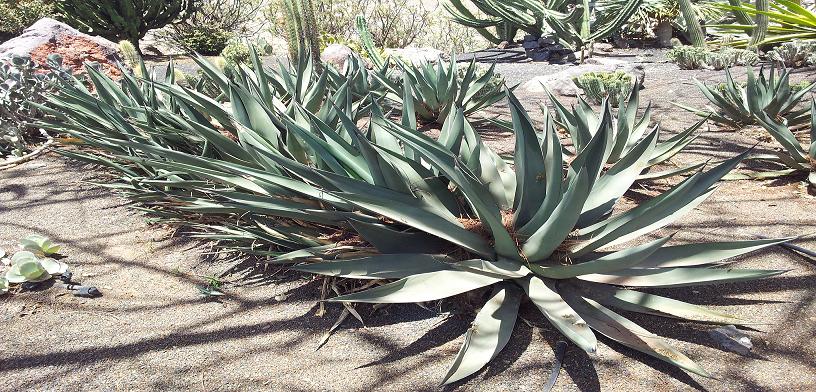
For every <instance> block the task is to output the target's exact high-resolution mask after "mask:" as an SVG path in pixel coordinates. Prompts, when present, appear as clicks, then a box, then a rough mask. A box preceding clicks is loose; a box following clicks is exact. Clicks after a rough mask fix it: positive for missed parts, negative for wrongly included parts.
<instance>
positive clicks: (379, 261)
mask: <svg viewBox="0 0 816 392" xmlns="http://www.w3.org/2000/svg"><path fill="white" fill-rule="evenodd" d="M453 261H454V260H452V259H450V258H449V257H447V256H441V255H424V254H416V253H404V254H389V255H377V256H367V257H361V258H358V259H349V260H342V261H327V262H322V263H309V264H299V265H296V266H294V267H292V269H296V270H298V271H303V272H311V273H313V274H318V275H328V276H338V277H343V278H352V279H402V278H406V277H409V276H414V275H419V274H425V273H429V272H437V271H443V270H451V269H454V268H453V267H451V266H450V263H451V262H453Z"/></svg>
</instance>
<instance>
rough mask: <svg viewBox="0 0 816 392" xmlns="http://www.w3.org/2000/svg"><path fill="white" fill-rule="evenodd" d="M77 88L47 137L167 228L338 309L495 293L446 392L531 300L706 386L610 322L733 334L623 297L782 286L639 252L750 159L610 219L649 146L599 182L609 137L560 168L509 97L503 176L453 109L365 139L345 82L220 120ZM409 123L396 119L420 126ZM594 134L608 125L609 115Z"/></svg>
mask: <svg viewBox="0 0 816 392" xmlns="http://www.w3.org/2000/svg"><path fill="white" fill-rule="evenodd" d="M89 77H90V79H91V81H92V82H93V83H94V86H95V90H96V91H97V93H91V92H89V91H88V90H86V89H84V87H82V88H80V87H76V88H66V89H64V90H63V91H62V92H61V94H60V95H58V96H56V97H53V98H52V104H53V105H54V106H53V107H55V108H58V109H59V112H55V118H54V119H53V120H52V121H50V122H48V123H46V124H42V126H43V127H46V128H48V129H52V130H54V131H59V132H64V133H67V134H69V135H71V136H73V137H75V138H77V139H80V140H82V141H83V142H84V143H86V144H87V145H89V146H92V147H94V148H95V149H92V150H87V152H77V151H63V154H65V155H68V156H72V157H75V158H78V159H83V160H89V161H92V162H97V163H99V164H102V165H105V166H107V167H110V168H112V169H115V170H118V171H119V172H121V173H122V177H123V181H122V182H121V183H120V184H116V185H112V186H114V187H116V188H118V189H122V190H125V191H126V192H128V193H129V194H130V196H131V197H132V198H133V199H134V200H135V201H138V202H141V203H143V204H145V205H147V206H149V207H151V208H152V211H153V212H154V213H155V216H158V217H160V218H161V219H163V221H165V222H174V223H181V224H185V225H188V226H192V227H194V228H196V229H199V230H200V231H201V234H199V235H200V236H201V237H204V238H210V239H214V240H219V241H222V246H223V247H226V248H228V249H230V250H233V251H242V252H247V253H252V254H255V255H261V256H267V257H269V262H270V263H279V264H295V266H294V268H296V269H299V270H302V271H308V272H311V273H315V274H320V275H326V276H330V277H336V278H337V279H355V280H363V281H367V282H368V285H369V287H373V288H370V289H368V290H365V291H359V292H354V293H350V294H346V295H341V296H339V297H336V298H333V299H332V301H336V302H341V303H344V304H346V305H348V304H349V303H351V302H369V303H414V302H425V301H432V300H438V299H442V298H447V297H451V296H454V295H457V294H462V293H466V292H469V291H472V290H477V289H489V290H491V291H492V294H491V296H490V299H489V300H488V302H487V303H486V304H485V306H483V307H482V309H481V310H480V311H479V313H478V314H477V315H476V318H475V322H474V326H473V328H471V330H470V331H469V332H468V333H467V334H466V337H465V339H466V340H465V343H464V344H463V346H462V350H461V351H460V352H459V354H458V355H457V357H456V359H455V361H454V364H453V366H452V367H451V369H450V371H449V373H448V374H447V375H446V376H445V377H444V379H443V380H444V382H445V383H451V382H455V381H457V380H460V379H462V378H465V377H467V376H469V375H471V374H473V373H474V372H476V371H478V370H479V369H480V368H482V367H483V366H484V365H486V364H487V363H488V362H489V361H490V360H491V359H492V358H493V357H495V356H496V354H497V353H498V352H499V351H501V349H502V348H503V347H504V346H505V345H506V344H507V342H508V341H509V340H510V338H511V334H512V331H513V326H514V325H515V322H516V319H517V317H518V308H519V305H520V303H521V302H522V300H523V299H524V298H525V297H527V298H529V299H530V300H531V301H532V302H533V303H534V304H535V306H537V307H538V308H539V309H540V310H541V312H542V313H543V315H544V316H545V317H546V318H547V319H548V320H549V321H550V322H551V323H552V325H553V326H554V327H555V328H556V329H558V330H559V331H561V332H562V333H563V334H564V335H565V336H566V337H567V338H568V339H569V340H570V341H572V342H574V343H575V344H576V345H578V346H579V347H581V348H582V349H584V350H586V351H588V352H594V351H595V350H596V346H597V344H596V335H595V333H600V334H602V335H605V336H607V337H609V338H610V339H613V340H615V341H618V342H620V343H622V344H624V345H626V346H628V347H631V348H634V349H636V350H639V351H642V352H644V353H646V354H648V355H652V356H654V357H656V358H659V359H661V360H664V361H667V362H669V363H672V364H674V365H677V366H679V367H681V368H683V369H685V370H687V371H690V372H693V373H697V374H701V375H708V374H707V373H706V372H705V371H704V370H703V369H702V368H700V367H699V366H698V365H697V364H695V363H694V362H692V361H691V360H690V359H689V358H687V357H686V356H685V355H683V354H682V353H680V352H678V351H677V350H675V349H674V348H672V347H671V346H669V345H668V344H667V343H666V342H664V341H663V340H662V339H660V338H659V337H658V336H656V335H654V334H652V333H651V332H649V331H647V330H646V329H644V328H643V327H640V326H638V325H636V324H635V323H633V322H632V321H630V320H628V319H627V318H624V317H623V316H621V315H620V314H618V313H617V312H616V311H615V310H613V309H616V310H625V311H632V312H640V313H645V314H650V315H657V316H665V317H672V318H680V319H687V320H692V321H699V322H707V323H723V324H737V325H740V324H745V323H747V321H745V320H741V319H739V318H736V317H733V316H730V315H727V314H724V313H720V312H717V311H714V310H709V309H706V308H703V307H699V306H696V305H692V304H688V303H685V302H681V301H677V300H673V299H670V298H666V297H663V296H659V295H655V294H650V293H645V292H641V291H635V290H633V289H634V288H644V289H650V288H659V287H688V286H695V285H704V284H720V283H727V282H736V281H745V280H751V279H758V278H764V277H769V276H774V275H777V274H779V273H781V272H782V271H776V270H747V269H735V268H728V269H724V268H716V267H718V266H720V265H722V264H725V260H727V259H728V258H731V257H735V256H739V255H742V254H745V253H748V252H751V251H754V250H758V249H761V248H764V247H768V246H772V245H774V244H778V243H780V242H783V241H784V240H756V241H742V242H715V243H692V244H681V245H669V244H668V242H669V241H670V240H671V236H665V237H662V238H658V239H650V240H647V239H645V238H644V236H645V235H647V234H649V233H651V232H654V231H655V230H658V229H660V228H662V227H664V226H666V225H668V224H671V223H673V222H674V221H676V220H677V219H679V218H680V217H681V216H682V215H683V214H684V213H687V212H689V211H691V210H693V209H694V208H695V207H696V206H698V205H699V204H700V203H702V202H703V201H704V200H705V199H706V198H707V197H708V196H710V195H711V194H712V192H713V191H714V190H715V188H716V184H717V182H718V180H720V179H721V178H722V177H723V176H724V175H725V174H726V173H728V172H729V171H731V169H732V168H733V167H734V166H735V165H737V164H738V163H739V162H740V160H741V159H742V158H743V156H744V154H743V155H741V156H738V157H735V158H732V159H730V160H728V161H725V162H723V163H721V164H719V165H717V166H715V167H712V168H710V169H709V170H707V171H703V170H698V171H697V172H696V173H694V174H692V175H691V176H689V177H688V178H686V179H685V180H683V181H682V182H680V183H679V184H677V185H676V186H674V187H672V188H671V189H669V190H667V191H665V192H664V193H662V194H660V195H658V196H656V197H654V198H652V199H650V200H647V201H645V202H643V203H641V204H640V205H639V206H637V207H635V208H632V209H629V210H627V211H625V212H618V213H614V211H613V210H614V207H615V205H616V204H617V201H618V200H619V199H620V198H621V197H622V196H623V195H624V193H625V192H626V190H627V189H629V187H630V186H631V185H632V184H633V183H634V182H635V181H636V180H637V179H638V177H639V175H640V173H641V172H642V171H643V170H644V169H645V168H646V167H647V165H648V162H649V161H650V160H651V159H652V158H653V156H654V152H655V149H656V146H657V133H656V132H650V133H648V134H646V135H644V137H642V138H641V139H640V140H639V141H638V142H637V144H636V145H634V146H633V147H632V148H631V149H629V150H628V151H627V152H626V153H625V154H623V155H622V156H621V158H620V159H618V160H617V161H616V162H614V163H613V164H611V165H607V162H609V154H610V152H611V151H612V147H611V146H612V144H613V140H612V138H610V136H609V135H610V133H609V132H595V134H594V135H593V136H592V137H591V138H590V140H589V141H588V142H587V143H586V146H585V147H584V148H583V149H581V150H580V151H578V153H577V154H576V155H575V157H574V158H573V159H572V160H571V161H570V162H569V164H568V165H566V168H565V160H564V159H563V153H562V149H563V147H562V145H561V143H560V141H559V140H558V138H557V136H556V130H555V127H554V124H553V122H548V123H547V124H546V128H545V129H544V130H543V136H542V138H541V139H540V138H539V134H538V133H537V132H536V130H535V129H534V127H533V125H532V122H531V120H530V118H529V117H528V115H527V113H526V112H525V110H524V108H523V107H522V106H521V104H520V103H519V102H518V100H517V99H516V97H515V96H513V94H512V92H506V95H507V99H508V101H509V107H510V110H511V114H512V124H513V130H514V133H515V135H516V149H515V153H514V158H513V159H514V166H515V171H514V170H513V169H511V168H510V166H509V165H508V164H507V163H505V161H504V160H503V159H502V158H501V157H499V156H498V154H496V153H495V152H494V151H492V150H491V149H490V148H488V147H487V146H486V145H485V144H484V143H483V142H482V140H481V138H480V137H479V135H478V133H476V132H475V131H474V129H473V127H471V125H470V124H469V123H468V122H467V121H466V120H465V113H464V110H463V109H462V108H454V109H453V110H451V111H450V114H449V115H448V117H447V119H446V121H445V122H444V124H443V127H442V130H441V133H440V137H439V139H438V140H434V139H431V138H430V137H428V136H426V135H425V134H422V133H419V132H416V125H415V124H416V123H415V122H414V120H415V118H412V117H411V116H406V117H407V118H404V119H403V122H402V123H399V124H398V123H395V122H393V121H391V120H389V119H388V118H386V116H385V115H384V114H383V111H382V110H381V109H380V107H379V106H378V105H377V104H376V102H373V103H370V105H369V107H370V110H369V113H368V114H367V115H368V117H369V119H370V121H369V122H368V127H367V128H363V129H360V128H358V126H357V122H356V121H354V117H355V115H356V114H359V111H358V110H355V109H354V107H355V105H354V103H355V101H354V100H353V98H352V94H350V93H349V91H348V89H349V88H350V87H349V84H348V83H343V84H342V85H340V86H339V87H336V88H335V87H331V86H329V84H327V86H329V87H327V89H328V91H330V94H329V95H328V97H327V99H326V100H325V101H324V102H323V104H322V105H321V106H320V107H319V108H315V109H316V111H315V112H313V111H311V110H309V109H307V108H306V107H305V106H306V105H305V104H304V102H308V100H302V99H300V100H299V99H291V100H289V102H288V103H287V104H284V103H283V101H282V99H281V97H280V96H278V95H276V93H275V92H274V91H273V90H264V88H265V87H264V86H266V84H265V83H264V80H263V78H264V77H265V76H264V75H260V74H259V76H258V77H257V78H240V79H238V80H226V79H225V80H219V81H218V83H217V84H219V85H222V86H223V89H224V90H225V92H227V94H225V95H227V96H229V97H230V105H231V108H232V109H231V111H229V112H228V111H227V110H225V109H224V108H223V107H222V106H221V105H219V104H217V103H215V102H214V101H212V100H211V99H209V98H207V97H205V96H203V95H199V94H195V92H193V91H190V90H187V89H182V88H177V86H172V85H167V84H164V83H160V82H153V83H143V84H141V85H139V83H137V82H136V81H134V80H132V79H131V78H127V77H126V78H125V79H124V80H123V82H122V85H123V86H124V87H123V88H120V87H119V86H118V85H116V84H115V83H112V82H110V81H109V79H106V77H105V76H104V75H101V74H100V73H98V72H93V71H90V72H89ZM270 83H271V82H270ZM412 83H413V82H412V81H411V80H410V79H408V80H407V82H406V85H405V90H403V94H404V95H403V96H406V97H409V96H411V95H410V94H411V92H410V89H412V88H416V86H413V85H412ZM267 87H268V86H267ZM156 91H160V92H161V94H156ZM264 91H266V92H264ZM145 97H148V98H149V99H146V98H145ZM295 98H297V97H295ZM408 102H412V100H406V103H408ZM358 106H359V105H358ZM410 106H411V105H410V104H408V105H405V107H404V108H403V110H404V111H405V112H406V113H412V112H413V109H412V108H411V107H410ZM210 118H212V119H214V120H217V122H218V123H219V124H220V126H221V127H222V128H223V129H215V128H214V125H213V124H212V122H211V120H209V119H210ZM599 121H600V123H601V124H605V125H604V126H605V127H611V126H612V125H611V123H612V117H611V115H610V113H609V112H608V111H605V112H604V113H603V114H602V116H601V119H600V120H599ZM222 132H229V133H230V134H232V135H233V136H234V139H233V138H228V137H227V136H225V135H224V134H223V133H222ZM99 151H104V154H102V153H100V152H99ZM391 280H393V281H391ZM389 281H390V282H389ZM349 308H350V306H349V307H346V308H345V309H346V311H348V312H350V311H349V310H348V309H349ZM355 313H356V312H355Z"/></svg>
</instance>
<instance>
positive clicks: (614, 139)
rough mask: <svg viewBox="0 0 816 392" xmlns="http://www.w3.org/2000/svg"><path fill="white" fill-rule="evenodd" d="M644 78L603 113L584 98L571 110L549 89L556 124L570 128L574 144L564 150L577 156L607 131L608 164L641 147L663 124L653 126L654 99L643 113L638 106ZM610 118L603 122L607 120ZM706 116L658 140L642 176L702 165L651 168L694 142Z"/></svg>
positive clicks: (666, 174)
mask: <svg viewBox="0 0 816 392" xmlns="http://www.w3.org/2000/svg"><path fill="white" fill-rule="evenodd" d="M640 86H641V82H640V80H635V84H634V86H633V88H632V89H631V91H630V92H629V95H628V96H627V97H620V98H619V99H620V100H619V103H618V109H617V111H616V112H613V111H612V109H611V108H610V106H611V105H610V104H609V103H608V100H605V101H604V102H603V104H602V105H601V110H600V112H596V111H595V110H594V109H593V108H592V107H591V106H590V105H589V104H588V103H587V102H586V101H585V100H584V99H582V98H578V106H577V107H572V108H571V109H567V107H566V106H565V105H564V104H563V103H561V102H560V101H558V99H557V98H555V96H554V95H553V94H552V93H550V92H549V91H548V94H549V97H550V102H552V104H553V106H554V108H555V117H554V119H555V123H556V125H557V126H558V127H560V128H563V129H565V130H566V131H567V133H568V134H569V137H570V141H571V144H572V149H564V151H565V153H566V154H567V155H568V156H575V155H576V154H578V153H579V152H580V151H583V150H584V149H586V148H587V147H588V146H589V143H590V141H591V140H592V139H593V138H594V137H595V135H597V134H598V133H599V132H603V133H606V134H607V136H606V138H607V139H608V140H609V141H610V148H611V149H610V151H609V152H608V156H607V160H606V163H607V164H616V163H618V162H619V161H620V160H622V159H623V158H624V157H626V156H627V155H628V154H629V153H630V152H632V150H634V149H635V148H637V146H638V145H639V143H640V142H641V141H642V140H643V138H644V137H646V136H647V135H650V134H651V133H655V134H656V133H658V132H659V126H658V125H655V126H654V128H653V129H651V130H650V126H651V113H652V105H651V102H650V103H649V104H648V105H647V106H646V108H645V109H644V110H643V112H642V113H641V115H640V116H638V109H639V104H640V93H639V91H640ZM541 110H542V112H544V115H545V118H547V119H549V117H550V114H549V110H548V109H547V107H546V106H544V105H542V106H541ZM606 118H608V119H610V120H609V121H603V120H604V119H606ZM705 122H706V119H702V120H700V121H698V122H697V123H696V124H694V125H692V126H691V127H689V128H688V129H686V130H684V131H682V132H680V133H678V134H677V135H675V136H673V137H671V138H668V139H666V140H664V141H662V142H661V141H657V142H656V143H655V148H654V150H653V151H652V155H651V156H650V157H649V159H648V161H647V162H646V167H645V168H644V172H643V173H642V174H641V175H640V177H639V178H640V179H658V178H665V177H670V176H673V175H677V174H681V173H685V172H688V171H691V170H696V169H699V168H700V167H701V165H689V166H683V167H679V168H675V169H669V170H665V171H659V172H651V168H652V167H654V166H656V165H659V164H663V163H666V162H667V161H668V160H669V159H671V158H672V157H673V156H675V155H677V153H679V152H680V151H682V150H683V149H684V148H686V147H687V146H688V145H689V144H691V143H692V142H693V141H694V140H695V139H696V138H697V136H698V135H699V132H698V130H699V129H700V127H702V126H703V124H705Z"/></svg>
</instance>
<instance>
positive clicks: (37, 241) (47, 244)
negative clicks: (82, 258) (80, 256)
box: [20, 234, 60, 256]
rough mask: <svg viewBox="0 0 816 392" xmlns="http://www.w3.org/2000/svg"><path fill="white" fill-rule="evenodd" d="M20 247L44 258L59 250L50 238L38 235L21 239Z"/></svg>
mask: <svg viewBox="0 0 816 392" xmlns="http://www.w3.org/2000/svg"><path fill="white" fill-rule="evenodd" d="M20 247H21V248H23V250H26V251H29V252H33V253H35V254H39V255H44V256H51V255H53V254H55V253H58V252H59V250H60V246H59V245H56V244H54V242H53V241H51V239H50V238H48V237H46V236H43V235H39V234H32V235H30V236H28V237H25V238H23V239H21V240H20Z"/></svg>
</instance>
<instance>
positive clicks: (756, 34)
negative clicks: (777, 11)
mask: <svg viewBox="0 0 816 392" xmlns="http://www.w3.org/2000/svg"><path fill="white" fill-rule="evenodd" d="M755 6H756V9H757V11H764V12H768V10H769V6H768V0H756V4H755ZM754 22H755V24H756V26H755V27H754V29H753V31H752V32H751V41H749V43H748V47H749V48H755V47H757V46H758V45H759V43H760V42H762V40H764V39H765V34H767V33H768V15H763V14H757V15H756V17H755V18H754Z"/></svg>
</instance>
